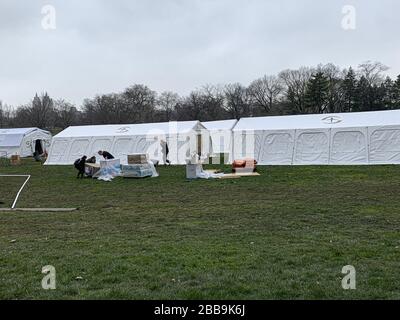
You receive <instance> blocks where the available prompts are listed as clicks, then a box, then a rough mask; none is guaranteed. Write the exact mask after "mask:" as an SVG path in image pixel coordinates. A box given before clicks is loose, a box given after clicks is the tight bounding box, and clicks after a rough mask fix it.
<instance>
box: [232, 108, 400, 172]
mask: <svg viewBox="0 0 400 320" xmlns="http://www.w3.org/2000/svg"><path fill="white" fill-rule="evenodd" d="M233 131H234V142H235V143H234V156H235V159H240V158H244V157H252V158H255V159H256V160H257V161H258V163H259V164H261V165H363V164H400V110H391V111H377V112H359V113H338V114H318V115H296V116H278V117H261V118H244V119H241V120H240V121H239V122H238V124H237V125H236V126H235V128H234V129H233Z"/></svg>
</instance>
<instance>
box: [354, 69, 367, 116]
mask: <svg viewBox="0 0 400 320" xmlns="http://www.w3.org/2000/svg"><path fill="white" fill-rule="evenodd" d="M369 110H371V86H370V84H369V82H368V80H367V78H366V77H364V76H362V77H361V78H360V80H359V81H358V82H357V87H356V90H355V99H354V108H353V109H352V110H351V111H358V112H359V111H369Z"/></svg>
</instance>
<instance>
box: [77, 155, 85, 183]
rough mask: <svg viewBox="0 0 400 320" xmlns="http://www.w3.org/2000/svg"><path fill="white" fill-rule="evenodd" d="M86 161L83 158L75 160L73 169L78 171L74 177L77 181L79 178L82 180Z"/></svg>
mask: <svg viewBox="0 0 400 320" xmlns="http://www.w3.org/2000/svg"><path fill="white" fill-rule="evenodd" d="M86 159H87V157H86V156H83V157H82V158H79V159H76V160H75V162H74V167H75V168H76V170H78V175H77V176H76V178H77V179H79V177H80V178H81V179H83V177H84V175H85V164H86Z"/></svg>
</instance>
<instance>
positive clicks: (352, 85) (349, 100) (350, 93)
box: [342, 67, 357, 112]
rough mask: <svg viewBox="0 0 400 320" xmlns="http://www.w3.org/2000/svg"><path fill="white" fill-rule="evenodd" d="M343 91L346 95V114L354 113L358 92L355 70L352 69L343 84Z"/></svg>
mask: <svg viewBox="0 0 400 320" xmlns="http://www.w3.org/2000/svg"><path fill="white" fill-rule="evenodd" d="M342 90H343V95H344V100H345V102H344V110H343V111H344V112H351V111H354V108H355V102H356V101H355V100H356V91H357V78H356V73H355V72H354V70H353V68H351V67H350V69H349V71H348V72H347V74H346V77H345V78H344V80H343V82H342Z"/></svg>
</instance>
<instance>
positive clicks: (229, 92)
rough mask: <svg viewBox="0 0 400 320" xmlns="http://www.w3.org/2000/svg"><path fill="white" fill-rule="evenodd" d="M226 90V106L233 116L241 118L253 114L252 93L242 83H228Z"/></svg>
mask: <svg viewBox="0 0 400 320" xmlns="http://www.w3.org/2000/svg"><path fill="white" fill-rule="evenodd" d="M224 91H225V100H226V105H225V108H226V110H227V112H228V113H229V114H230V116H231V117H232V118H235V119H240V118H241V117H249V116H250V115H251V110H250V95H249V92H248V90H247V88H246V87H244V86H243V85H241V84H240V83H234V84H228V85H226V86H225V90H224Z"/></svg>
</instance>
